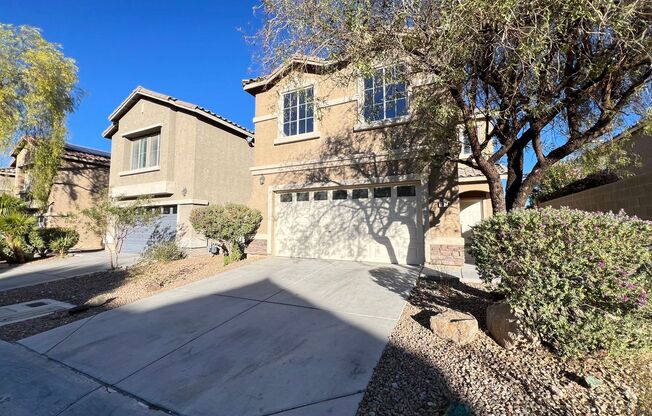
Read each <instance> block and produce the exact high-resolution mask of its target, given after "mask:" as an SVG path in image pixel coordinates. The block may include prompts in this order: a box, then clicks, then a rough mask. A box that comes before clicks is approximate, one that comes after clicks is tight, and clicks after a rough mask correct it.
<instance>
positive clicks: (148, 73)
mask: <svg viewBox="0 0 652 416" xmlns="http://www.w3.org/2000/svg"><path fill="white" fill-rule="evenodd" d="M256 3H257V2H256V1H254V0H239V1H236V2H231V1H207V0H201V1H200V0H192V1H190V0H189V1H181V0H174V1H173V0H158V1H154V0H134V1H126V0H115V1H112V2H98V1H81V0H78V1H72V0H39V1H27V0H0V22H2V23H10V24H15V25H30V26H35V27H38V28H41V29H42V31H43V36H44V37H45V38H46V39H47V40H48V41H51V42H56V43H60V44H61V45H62V46H63V51H64V53H65V55H66V56H68V57H71V58H73V59H75V60H76V61H77V66H78V67H79V87H80V88H81V89H82V90H83V91H84V97H83V99H82V101H81V103H80V105H79V108H78V109H77V111H76V112H75V113H74V114H72V115H71V116H70V118H69V121H68V125H69V138H68V139H69V142H71V143H75V144H80V145H84V146H90V147H95V148H99V149H103V150H109V149H110V142H109V140H107V139H104V138H102V134H101V133H102V131H103V130H104V129H105V128H106V127H107V126H108V124H109V121H108V120H107V117H108V115H109V114H110V113H111V112H112V111H113V110H114V109H115V108H116V107H117V106H118V104H120V102H121V101H122V100H123V99H124V98H126V97H127V95H128V94H129V93H130V92H131V91H132V90H133V89H134V88H135V87H136V86H138V85H142V86H143V87H145V88H149V89H153V90H155V91H158V92H162V93H165V94H169V95H172V96H175V97H177V98H179V99H182V100H185V101H190V102H192V103H195V104H198V105H201V106H203V107H206V108H208V109H210V110H212V111H214V112H216V113H217V114H220V115H222V116H224V117H227V118H229V119H231V120H233V121H235V122H238V123H240V124H243V125H245V126H247V127H250V128H251V127H252V124H253V123H252V120H251V118H252V117H253V116H252V114H253V110H254V109H253V105H254V101H253V98H252V97H251V96H250V95H249V94H247V93H245V92H244V91H243V90H242V86H241V80H242V79H243V78H248V77H250V76H253V75H256V74H252V73H251V72H250V68H251V66H252V57H251V55H252V49H251V47H250V46H249V45H248V44H247V42H246V40H245V39H244V35H243V33H242V32H241V30H240V29H242V30H244V31H245V33H253V30H254V28H255V27H256V24H257V19H256V17H255V16H254V13H253V7H254V5H255V4H256Z"/></svg>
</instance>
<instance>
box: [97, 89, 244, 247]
mask: <svg viewBox="0 0 652 416" xmlns="http://www.w3.org/2000/svg"><path fill="white" fill-rule="evenodd" d="M109 120H110V121H111V125H110V126H109V127H108V128H107V129H106V130H105V131H104V133H103V135H104V137H105V138H107V139H110V140H111V171H110V176H109V189H110V193H111V195H112V196H113V197H115V198H118V199H120V200H125V201H127V200H134V199H136V198H139V197H144V198H146V200H147V202H148V204H149V205H150V206H151V207H152V209H155V210H157V211H159V212H160V213H161V215H160V218H159V220H158V221H156V222H155V223H154V224H151V225H147V226H143V227H139V228H138V229H137V230H135V231H134V232H132V233H131V234H130V235H129V236H128V237H127V240H126V241H125V242H124V244H123V251H128V252H140V251H142V250H143V249H144V248H145V247H147V246H148V245H150V244H152V243H155V242H157V241H160V240H162V239H166V238H173V237H175V238H176V239H177V241H178V242H179V244H180V246H182V247H184V248H188V249H199V248H202V249H203V248H205V247H206V240H205V239H203V238H202V236H201V235H199V234H198V233H196V232H195V231H194V230H193V228H192V226H191V225H190V222H189V216H190V212H191V211H192V209H193V208H195V207H201V206H205V205H209V204H223V203H226V202H239V203H247V201H248V200H249V197H250V190H251V176H250V174H249V167H250V166H251V161H252V158H253V152H252V149H251V146H253V133H252V132H251V131H249V130H247V129H246V128H244V127H242V126H240V125H238V124H236V123H234V122H232V121H229V120H227V119H225V118H224V117H221V116H219V115H217V114H215V113H213V112H211V111H209V110H207V109H205V108H203V107H200V106H197V105H195V104H191V103H188V102H184V101H181V100H178V99H176V98H174V97H170V96H168V95H165V94H160V93H157V92H154V91H150V90H147V89H145V88H142V87H138V88H136V89H135V90H134V91H133V92H132V93H131V94H129V96H128V97H127V98H126V99H125V100H124V101H123V102H122V103H121V104H120V105H119V106H118V108H116V109H115V111H114V112H113V113H112V114H111V115H110V116H109Z"/></svg>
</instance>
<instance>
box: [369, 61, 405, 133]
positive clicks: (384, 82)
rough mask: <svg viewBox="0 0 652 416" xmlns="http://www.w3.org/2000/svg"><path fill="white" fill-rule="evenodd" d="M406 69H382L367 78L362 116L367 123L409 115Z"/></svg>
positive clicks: (401, 66) (398, 67) (402, 67)
mask: <svg viewBox="0 0 652 416" xmlns="http://www.w3.org/2000/svg"><path fill="white" fill-rule="evenodd" d="M404 72H405V67H404V66H403V65H397V66H394V67H388V68H380V69H379V70H377V71H376V72H375V73H374V74H373V75H372V76H369V77H365V79H364V81H363V84H364V104H363V110H362V114H363V117H364V119H365V121H380V120H388V119H393V118H396V117H401V116H405V115H407V88H406V84H405V80H404V79H403V76H404Z"/></svg>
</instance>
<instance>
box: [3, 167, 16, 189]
mask: <svg viewBox="0 0 652 416" xmlns="http://www.w3.org/2000/svg"><path fill="white" fill-rule="evenodd" d="M15 178H16V169H14V168H0V194H13V193H14V182H15V181H16V179H15Z"/></svg>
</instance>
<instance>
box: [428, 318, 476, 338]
mask: <svg viewBox="0 0 652 416" xmlns="http://www.w3.org/2000/svg"><path fill="white" fill-rule="evenodd" d="M430 329H431V330H432V332H434V333H435V335H437V336H439V337H440V338H443V339H446V340H449V341H453V342H454V343H456V344H458V345H465V344H468V343H469V342H471V341H473V339H474V338H475V336H476V334H477V333H478V321H477V320H476V319H475V318H474V317H473V315H470V314H468V313H464V312H460V311H455V310H447V311H445V312H441V313H438V314H437V315H434V316H432V317H431V318H430Z"/></svg>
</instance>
